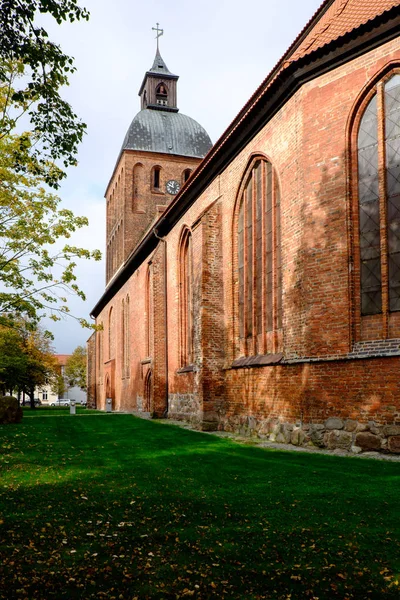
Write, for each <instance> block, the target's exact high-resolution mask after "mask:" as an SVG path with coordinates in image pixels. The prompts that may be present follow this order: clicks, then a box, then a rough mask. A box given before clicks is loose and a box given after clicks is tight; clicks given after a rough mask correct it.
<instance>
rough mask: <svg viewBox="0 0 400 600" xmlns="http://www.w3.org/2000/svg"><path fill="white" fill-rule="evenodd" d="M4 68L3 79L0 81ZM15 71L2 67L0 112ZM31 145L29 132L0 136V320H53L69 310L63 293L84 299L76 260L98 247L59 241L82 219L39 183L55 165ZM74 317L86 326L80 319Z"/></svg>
mask: <svg viewBox="0 0 400 600" xmlns="http://www.w3.org/2000/svg"><path fill="white" fill-rule="evenodd" d="M0 66H1V60H0ZM3 67H4V65H3ZM6 74H8V77H9V80H10V82H9V85H8V84H7V85H6V84H5V83H4V77H5V75H6ZM18 75H19V73H18V69H17V68H15V65H9V70H7V71H5V72H3V81H1V80H0V112H1V110H3V109H5V106H6V105H7V103H9V102H10V99H9V96H10V94H11V95H12V94H13V88H12V82H13V81H14V79H15V78H16V77H17V78H18ZM17 104H18V103H17ZM15 108H17V106H15ZM33 145H34V136H33V134H31V133H23V134H19V135H18V134H15V133H14V134H11V133H8V134H7V135H3V136H2V137H1V136H0V283H1V284H2V289H1V291H0V323H1V321H2V320H3V322H4V320H7V317H8V314H9V313H12V314H23V315H26V316H27V317H28V318H29V319H31V320H35V319H36V320H38V319H40V318H41V317H43V316H44V315H48V316H50V318H52V319H53V320H58V319H59V318H60V316H62V315H67V314H69V308H68V304H67V298H66V296H67V295H68V293H71V292H72V293H73V294H76V295H78V296H79V297H80V298H82V299H83V300H85V294H84V292H83V291H82V290H81V289H80V287H79V286H78V284H77V278H76V274H75V269H76V260H77V259H82V258H84V259H94V260H100V258H101V254H100V252H99V251H98V250H94V251H89V250H86V249H84V248H80V247H76V246H72V245H70V244H68V243H65V240H67V239H68V238H70V237H71V234H72V233H73V232H75V231H77V230H78V229H81V228H82V227H85V226H86V225H87V224H88V220H87V218H86V217H79V216H75V215H74V214H73V212H72V211H71V210H67V209H65V208H62V207H61V206H60V202H61V201H60V198H58V197H57V196H55V195H54V194H51V193H49V192H48V191H46V188H45V183H46V182H48V180H49V178H50V179H51V178H54V180H57V179H59V177H60V173H59V171H60V170H59V169H58V168H57V167H56V166H55V165H54V164H53V163H50V162H48V161H37V160H36V158H35V157H34V156H32V153H31V149H32V147H33ZM22 166H23V168H22ZM53 248H54V250H53ZM79 321H80V322H81V324H82V325H83V326H88V327H89V326H90V325H89V323H88V322H87V321H86V320H85V319H79Z"/></svg>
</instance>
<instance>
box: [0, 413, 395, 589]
mask: <svg viewBox="0 0 400 600" xmlns="http://www.w3.org/2000/svg"><path fill="white" fill-rule="evenodd" d="M0 439H1V440H2V442H3V449H4V454H3V456H2V458H3V459H4V460H2V468H3V478H2V485H3V487H2V488H1V493H0V507H1V510H2V514H3V515H4V516H3V517H2V519H3V521H4V522H3V523H2V525H1V528H2V532H1V533H2V544H1V552H2V554H3V560H2V565H3V566H0V581H2V582H4V585H7V586H8V587H7V589H9V590H11V591H12V593H15V594H17V589H24V590H25V592H26V596H27V597H29V598H43V597H46V598H48V597H49V598H50V597H54V598H64V597H65V598H92V597H93V598H95V597H96V598H97V597H101V594H103V597H107V598H110V597H112V596H113V595H114V594H115V597H116V598H118V597H121V598H132V597H135V596H138V597H139V598H158V597H160V598H176V597H177V596H178V597H185V596H188V597H189V596H192V597H197V598H214V597H215V598H285V599H286V598H287V597H288V596H289V595H290V594H291V598H292V599H293V598H299V599H300V598H302V599H303V598H313V597H314V598H316V597H319V598H328V597H329V598H345V597H346V598H382V597H385V598H386V597H387V598H395V597H398V593H397V592H398V587H397V585H396V581H397V579H396V578H397V576H398V573H399V572H400V546H399V526H398V523H399V516H400V515H399V501H398V498H399V492H400V489H399V488H400V482H399V477H400V468H399V465H397V464H391V463H381V462H376V461H360V460H351V459H341V458H338V457H330V456H321V455H301V454H299V453H287V452H280V451H266V450H262V449H259V448H252V447H243V446H238V445H236V444H234V443H232V442H230V441H229V440H226V439H220V438H215V437H212V436H209V435H204V434H201V433H197V432H192V431H188V430H182V429H180V428H176V427H173V426H163V425H161V424H159V423H154V422H149V421H142V420H140V419H135V418H133V417H132V416H130V415H110V416H109V417H107V418H104V419H98V418H93V419H91V418H89V417H88V418H87V419H86V418H85V419H75V420H74V419H71V420H70V419H31V420H29V421H26V422H25V423H23V424H22V426H21V427H14V428H8V429H7V431H5V430H1V432H0ZM32 573H33V577H32ZM0 585H2V584H0ZM117 592H118V593H117ZM9 597H14V596H12V595H11V596H9ZM15 597H18V594H17V595H16V596H15Z"/></svg>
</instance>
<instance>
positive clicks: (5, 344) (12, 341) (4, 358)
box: [0, 326, 27, 396]
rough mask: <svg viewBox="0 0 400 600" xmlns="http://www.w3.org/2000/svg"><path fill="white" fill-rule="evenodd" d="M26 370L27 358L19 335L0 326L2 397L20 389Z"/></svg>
mask: <svg viewBox="0 0 400 600" xmlns="http://www.w3.org/2000/svg"><path fill="white" fill-rule="evenodd" d="M26 368H27V356H26V354H25V351H24V345H23V338H22V336H21V335H20V333H19V332H18V331H17V330H15V329H11V328H9V327H1V326H0V390H1V392H2V394H3V395H6V393H7V392H9V393H10V396H11V395H12V392H13V391H14V390H16V389H18V388H20V387H21V384H22V381H23V379H24V376H25V373H26Z"/></svg>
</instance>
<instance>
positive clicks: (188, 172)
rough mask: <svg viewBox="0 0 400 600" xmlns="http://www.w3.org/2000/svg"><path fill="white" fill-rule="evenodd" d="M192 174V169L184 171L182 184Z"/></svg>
mask: <svg viewBox="0 0 400 600" xmlns="http://www.w3.org/2000/svg"><path fill="white" fill-rule="evenodd" d="M191 173H192V169H185V170H184V171H183V173H182V183H186V182H187V180H188V179H189V177H190V175H191Z"/></svg>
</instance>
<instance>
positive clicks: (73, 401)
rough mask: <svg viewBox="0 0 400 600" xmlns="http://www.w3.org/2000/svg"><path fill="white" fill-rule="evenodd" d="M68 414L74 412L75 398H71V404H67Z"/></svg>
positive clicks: (73, 413)
mask: <svg viewBox="0 0 400 600" xmlns="http://www.w3.org/2000/svg"><path fill="white" fill-rule="evenodd" d="M69 414H70V415H75V414H76V406H75V400H71V404H70V405H69Z"/></svg>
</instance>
